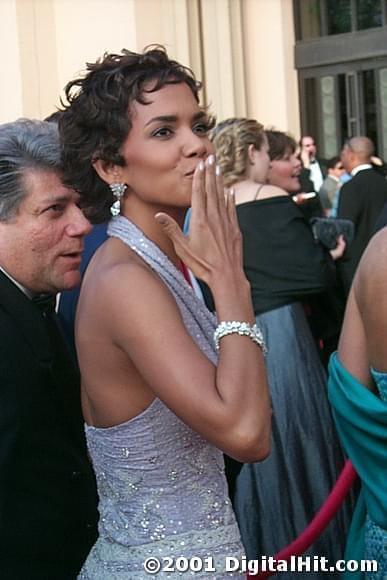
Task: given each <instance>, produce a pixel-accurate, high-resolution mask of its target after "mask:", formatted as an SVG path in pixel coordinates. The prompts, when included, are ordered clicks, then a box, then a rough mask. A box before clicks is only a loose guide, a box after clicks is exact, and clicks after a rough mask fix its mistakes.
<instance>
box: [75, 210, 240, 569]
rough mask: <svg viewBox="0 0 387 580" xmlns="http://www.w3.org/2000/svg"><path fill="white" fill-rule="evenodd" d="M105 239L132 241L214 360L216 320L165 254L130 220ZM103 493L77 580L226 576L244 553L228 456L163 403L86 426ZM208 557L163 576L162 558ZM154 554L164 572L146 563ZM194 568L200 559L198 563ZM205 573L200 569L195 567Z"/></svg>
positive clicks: (119, 220)
mask: <svg viewBox="0 0 387 580" xmlns="http://www.w3.org/2000/svg"><path fill="white" fill-rule="evenodd" d="M108 234H109V235H110V236H115V237H118V238H119V239H121V240H122V241H124V242H125V243H126V244H128V245H129V246H130V247H131V248H132V249H133V250H134V251H135V252H137V253H138V254H139V255H140V256H141V257H142V258H143V259H144V260H145V261H146V262H147V263H148V264H149V265H150V266H151V267H152V268H153V269H154V270H155V271H156V272H157V273H158V274H159V275H160V277H161V278H162V279H163V281H164V282H165V284H166V285H167V286H168V287H169V289H170V290H171V292H172V293H173V295H174V297H175V299H176V302H177V304H178V306H179V309H180V311H181V314H182V317H183V320H184V322H185V325H186V327H187V330H188V332H189V333H190V334H191V336H192V338H193V339H194V340H195V341H196V342H197V344H198V346H199V347H200V348H201V350H202V351H203V352H204V353H205V354H206V355H207V356H208V358H209V359H210V360H212V361H213V362H214V363H215V362H216V354H215V351H214V346H213V340H212V337H213V331H214V327H215V319H214V317H213V315H212V314H211V313H210V312H209V311H208V310H207V308H206V307H205V306H204V304H203V303H202V302H201V301H200V300H199V299H198V298H197V297H196V296H195V294H194V292H193V290H192V289H191V287H190V286H189V284H188V283H187V282H186V280H185V279H184V277H183V275H182V274H181V273H180V272H179V271H178V270H177V269H176V268H175V267H174V266H173V264H172V263H171V262H170V261H169V259H168V258H167V256H165V255H164V254H163V253H162V252H161V250H160V249H159V248H158V247H157V246H155V245H154V244H153V243H152V242H151V241H150V240H148V239H147V238H146V237H145V236H144V234H143V233H142V232H141V231H140V230H139V229H138V228H137V227H136V226H135V225H134V224H133V223H131V222H130V221H129V220H127V219H126V218H124V217H122V216H119V217H116V218H113V220H111V222H110V225H109V228H108ZM85 429H86V437H87V443H88V448H89V452H90V456H91V459H92V462H93V467H94V470H95V473H96V478H97V485H98V493H99V512H100V522H99V539H98V540H97V542H96V544H95V545H94V547H93V548H92V550H91V552H90V554H89V556H88V558H87V560H86V562H85V564H84V566H83V568H82V570H81V573H80V575H79V579H82V580H86V579H87V580H91V579H93V580H124V579H125V580H130V579H141V578H143V579H150V578H172V579H173V578H181V577H183V578H187V577H191V575H192V576H194V578H195V579H199V578H213V579H222V578H230V577H237V576H238V577H240V576H243V575H245V574H242V573H238V572H233V573H232V572H229V573H228V572H227V571H226V569H225V562H226V557H230V556H234V557H235V558H238V559H239V560H240V559H241V558H242V556H243V555H244V551H243V547H242V544H241V541H240V534H239V529H238V526H237V523H236V520H235V516H234V513H233V510H232V507H231V502H230V500H229V498H228V491H227V483H226V479H225V475H224V462H223V455H222V452H221V451H219V450H218V449H217V448H215V447H214V446H212V445H211V444H209V443H208V442H207V441H206V440H204V439H203V438H202V437H201V436H200V435H198V434H197V433H195V432H194V431H192V430H191V429H190V428H189V427H188V426H187V425H186V424H185V423H183V422H182V421H181V420H180V419H179V418H178V417H177V416H176V415H175V414H174V413H173V412H172V411H170V410H169V409H168V408H167V407H166V406H165V405H164V404H163V403H162V401H160V400H159V399H157V398H156V399H155V400H154V401H153V402H152V403H151V405H150V406H149V407H148V408H147V409H146V410H145V411H143V412H142V413H141V414H140V415H138V416H136V417H135V418H133V419H131V420H129V421H127V422H126V423H122V424H120V425H116V426H114V427H110V428H105V429H102V428H95V427H91V426H86V427H85ZM179 556H184V557H186V558H188V559H190V558H193V557H195V558H202V559H203V565H202V570H201V571H196V572H194V571H191V570H189V569H188V570H184V571H178V570H175V571H167V570H163V567H164V566H165V565H167V564H168V562H167V561H166V560H163V558H166V557H170V558H177V557H179ZM150 557H155V558H158V559H159V561H160V563H161V570H160V571H159V572H158V573H157V574H152V573H147V572H146V571H145V570H144V562H145V561H146V560H147V558H150ZM196 565H197V561H196ZM199 567H200V564H199Z"/></svg>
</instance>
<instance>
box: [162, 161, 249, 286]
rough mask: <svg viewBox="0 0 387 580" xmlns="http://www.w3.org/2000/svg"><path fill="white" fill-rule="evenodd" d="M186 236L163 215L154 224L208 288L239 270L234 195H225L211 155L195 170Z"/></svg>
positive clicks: (239, 246) (173, 221) (240, 244)
mask: <svg viewBox="0 0 387 580" xmlns="http://www.w3.org/2000/svg"><path fill="white" fill-rule="evenodd" d="M191 204H192V213H191V219H190V227H189V235H188V236H184V235H183V233H182V231H181V229H180V227H179V225H178V224H177V223H176V221H175V220H174V219H173V218H171V217H170V216H169V215H167V214H165V213H159V214H157V215H156V220H157V221H158V222H159V223H160V225H161V226H162V228H163V230H164V232H165V233H166V234H167V235H168V236H169V238H170V239H171V240H172V242H173V245H174V248H175V251H176V253H177V254H178V256H179V257H180V258H181V260H182V261H183V262H184V263H185V264H186V266H187V267H188V268H189V269H190V270H191V271H192V272H193V274H194V275H195V276H196V277H197V278H200V279H201V280H203V281H204V282H206V283H207V284H209V285H211V281H212V280H214V277H216V276H218V275H219V274H220V273H222V272H233V271H235V270H236V271H238V269H239V270H242V237H241V233H240V230H239V225H238V221H237V216H236V211H235V200H234V195H233V193H232V192H231V191H225V189H224V187H223V178H222V176H221V173H220V170H219V168H218V166H216V163H215V157H214V156H213V155H210V156H209V157H208V158H207V160H206V161H205V162H204V161H201V162H200V163H199V164H198V166H197V167H196V170H195V174H194V178H193V185H192V202H191Z"/></svg>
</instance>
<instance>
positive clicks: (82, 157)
mask: <svg viewBox="0 0 387 580" xmlns="http://www.w3.org/2000/svg"><path fill="white" fill-rule="evenodd" d="M86 66H87V69H86V74H85V76H83V77H81V78H77V79H75V80H73V81H71V82H69V83H68V84H67V86H66V88H65V96H66V98H65V102H63V101H62V110H61V114H60V115H59V119H58V121H59V132H60V140H61V151H62V160H63V166H64V183H65V184H66V185H68V186H70V187H72V188H74V189H75V190H76V191H78V192H79V194H80V196H81V203H82V205H83V207H84V208H85V211H86V213H87V216H88V218H89V219H90V220H91V221H93V222H94V223H98V222H102V221H106V220H107V219H108V218H109V217H110V213H109V208H110V206H111V204H112V203H113V201H114V199H113V196H112V194H111V192H110V189H109V187H108V186H107V184H106V183H105V182H104V181H103V180H102V179H101V178H100V177H99V175H98V174H97V172H96V171H95V170H94V168H93V166H92V163H93V162H95V161H97V160H98V159H102V160H104V161H109V162H111V163H114V164H116V165H121V166H124V165H125V160H124V158H123V156H122V155H121V152H120V150H121V147H122V144H123V143H124V141H125V139H126V138H127V136H128V134H129V131H130V129H131V126H132V123H131V104H132V103H133V101H137V102H139V103H141V104H147V103H149V102H150V101H149V100H147V98H146V95H147V93H153V92H155V91H158V90H159V89H161V88H162V87H163V86H165V85H167V84H179V83H186V84H187V85H188V86H189V88H190V89H191V91H192V93H193V95H194V97H195V99H196V101H197V102H199V97H198V92H199V90H200V89H201V86H202V85H201V83H200V82H199V81H197V80H196V79H195V76H194V74H193V72H192V71H191V69H189V68H187V67H185V66H183V65H181V64H179V63H178V62H176V61H175V60H171V59H170V58H169V57H168V55H167V52H166V50H165V48H164V47H162V46H160V45H152V46H149V47H147V48H145V49H144V51H143V52H142V53H136V52H131V51H129V50H126V49H123V50H122V51H121V53H120V54H108V53H105V54H104V55H103V57H102V58H101V59H99V60H97V61H96V62H95V63H87V65H86ZM149 82H151V83H152V84H151V85H149ZM66 101H67V103H66Z"/></svg>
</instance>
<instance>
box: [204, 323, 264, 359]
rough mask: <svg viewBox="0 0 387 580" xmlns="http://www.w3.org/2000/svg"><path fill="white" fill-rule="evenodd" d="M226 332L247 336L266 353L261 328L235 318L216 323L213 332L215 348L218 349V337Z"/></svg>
mask: <svg viewBox="0 0 387 580" xmlns="http://www.w3.org/2000/svg"><path fill="white" fill-rule="evenodd" d="M228 334H239V336H248V337H249V338H250V339H251V340H252V341H253V342H255V344H257V345H258V346H259V347H260V348H261V349H262V352H263V354H264V355H265V356H266V355H267V347H266V344H265V340H264V338H263V334H262V331H261V329H260V328H259V327H258V326H257V325H256V324H253V326H251V324H249V323H248V322H238V321H236V320H232V321H223V322H220V323H219V324H218V326H217V327H216V329H215V332H214V343H215V348H216V350H219V342H220V339H221V338H223V337H224V336H227V335H228Z"/></svg>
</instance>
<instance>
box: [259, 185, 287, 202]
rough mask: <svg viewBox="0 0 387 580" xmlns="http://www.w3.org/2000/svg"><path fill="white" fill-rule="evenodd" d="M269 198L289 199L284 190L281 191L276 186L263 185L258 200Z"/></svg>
mask: <svg viewBox="0 0 387 580" xmlns="http://www.w3.org/2000/svg"><path fill="white" fill-rule="evenodd" d="M270 197H289V195H288V194H287V193H286V191H285V190H283V189H281V187H277V186H276V185H270V184H265V185H264V186H263V187H262V189H261V191H260V193H259V198H260V199H267V198H270Z"/></svg>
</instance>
